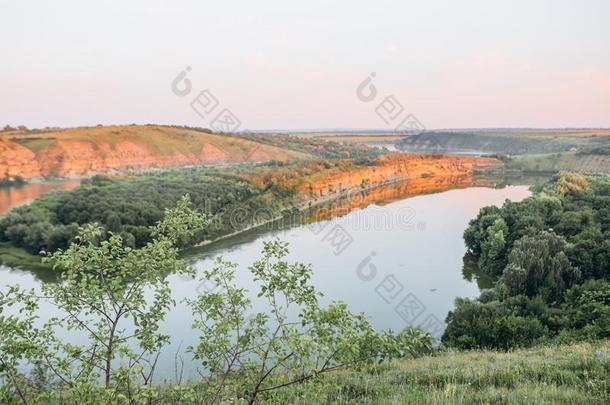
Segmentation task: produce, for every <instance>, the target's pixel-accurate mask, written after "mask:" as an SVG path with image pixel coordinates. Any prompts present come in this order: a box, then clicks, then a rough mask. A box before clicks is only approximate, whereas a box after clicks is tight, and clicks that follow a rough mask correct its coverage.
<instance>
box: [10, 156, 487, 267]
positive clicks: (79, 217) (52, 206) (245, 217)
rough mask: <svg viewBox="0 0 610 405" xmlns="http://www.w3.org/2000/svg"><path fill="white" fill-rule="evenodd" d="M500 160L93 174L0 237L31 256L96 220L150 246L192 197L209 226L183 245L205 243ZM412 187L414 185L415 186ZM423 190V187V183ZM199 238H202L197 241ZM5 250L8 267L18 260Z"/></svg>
mask: <svg viewBox="0 0 610 405" xmlns="http://www.w3.org/2000/svg"><path fill="white" fill-rule="evenodd" d="M497 165H498V161H496V160H493V159H489V158H476V157H454V156H451V157H446V156H431V155H427V156H420V155H412V154H394V155H387V156H381V157H378V158H375V159H373V160H364V161H359V160H354V159H336V160H309V161H304V162H294V163H276V164H269V165H262V166H252V167H236V166H232V167H227V168H222V169H221V168H215V169H190V170H182V171H168V172H162V173H153V174H146V175H140V176H136V175H134V176H126V177H122V178H104V177H96V178H93V179H90V180H87V181H85V182H83V185H82V186H81V187H77V188H76V189H74V190H72V191H70V192H67V193H61V194H59V193H54V194H49V195H45V196H43V197H41V198H39V199H37V200H36V201H35V202H34V203H32V204H31V205H29V206H27V207H25V208H23V209H20V210H18V211H15V215H11V216H10V218H8V217H5V218H3V219H2V220H0V241H3V242H9V243H10V244H11V246H12V247H15V248H24V249H25V250H26V251H28V252H30V253H32V254H34V255H35V254H36V253H37V252H40V251H42V250H45V251H55V250H56V249H59V248H65V247H66V246H67V244H68V243H69V241H70V240H71V238H72V237H73V235H74V234H75V232H76V231H77V229H78V226H81V225H83V224H86V223H90V222H97V223H100V224H102V225H103V226H104V228H105V229H106V230H107V231H112V232H114V233H115V234H120V235H121V237H122V238H123V240H124V241H125V243H126V244H127V245H128V246H142V245H143V244H145V243H147V241H148V239H149V237H150V235H149V232H150V231H149V227H150V226H151V225H154V224H155V223H156V222H157V221H158V219H159V218H160V217H161V216H162V215H163V212H164V210H165V209H166V208H168V207H170V206H172V205H173V204H175V201H176V200H177V199H178V198H180V197H181V196H183V195H185V194H190V195H191V197H192V199H193V202H194V204H195V208H196V209H198V210H200V211H201V212H204V213H206V214H208V215H209V217H210V218H211V219H212V220H213V221H214V222H213V224H214V226H211V227H208V228H206V230H204V231H202V232H200V233H199V234H198V235H196V236H195V237H193V238H192V240H190V241H188V242H187V243H185V245H184V247H188V246H194V245H204V244H209V243H211V242H213V241H215V240H219V239H221V238H226V237H230V236H235V235H238V234H240V233H242V232H246V231H248V230H250V229H253V228H256V227H260V226H261V225H264V224H266V223H270V222H273V221H276V220H277V219H280V218H283V217H286V216H287V215H294V214H295V213H301V212H302V211H304V210H305V209H310V208H311V207H315V206H320V205H324V204H327V203H329V202H330V201H334V200H337V199H340V198H345V197H347V196H350V195H355V194H357V193H366V192H368V191H369V190H374V189H375V188H378V187H382V186H388V185H392V184H397V183H400V182H404V181H405V180H407V179H409V180H410V181H411V184H415V183H414V182H415V181H417V182H423V183H429V182H430V183H431V184H432V186H430V187H431V188H433V189H434V188H438V184H436V183H437V181H436V179H439V178H440V179H443V178H450V177H453V176H462V177H464V176H465V177H466V178H472V175H473V173H474V171H475V170H480V169H484V168H489V167H496V166H497ZM416 188H417V187H416ZM423 188H426V187H425V186H424V187H423ZM202 241H203V242H202ZM15 257H19V255H14V254H7V255H4V264H5V265H12V266H14V265H16V264H18V263H15V262H14V261H13V260H12V258H15Z"/></svg>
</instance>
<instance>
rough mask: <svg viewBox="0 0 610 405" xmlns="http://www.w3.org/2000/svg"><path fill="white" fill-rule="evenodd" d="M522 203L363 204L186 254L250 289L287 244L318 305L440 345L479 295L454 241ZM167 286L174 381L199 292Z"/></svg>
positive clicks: (12, 279)
mask: <svg viewBox="0 0 610 405" xmlns="http://www.w3.org/2000/svg"><path fill="white" fill-rule="evenodd" d="M528 195H530V191H529V187H528V186H526V185H516V186H505V187H503V188H489V187H469V188H461V189H454V190H449V191H444V192H438V193H435V194H428V195H419V196H414V197H409V198H404V199H400V200H397V201H393V202H389V203H385V204H384V205H377V204H371V205H368V206H367V207H365V208H361V209H355V210H352V211H350V212H349V213H347V214H346V215H343V216H340V217H334V218H332V217H331V219H328V220H325V221H321V222H316V223H313V224H310V225H296V226H293V227H289V228H287V229H281V230H277V229H276V230H270V229H258V230H253V231H250V232H247V233H245V234H242V235H238V236H235V237H232V238H229V239H225V240H222V241H219V242H216V243H214V244H212V245H208V246H205V247H203V248H199V249H196V250H192V251H190V252H188V258H189V261H190V262H191V263H192V264H193V266H194V267H195V268H196V269H198V272H199V273H201V271H202V269H205V268H209V267H210V266H211V263H212V260H213V259H214V258H215V257H217V256H219V255H222V256H223V257H224V258H225V259H229V260H231V261H234V262H236V263H239V268H238V269H239V270H238V271H237V278H238V279H237V282H238V284H240V285H241V286H244V287H250V288H251V287H252V279H251V276H250V274H249V272H248V266H249V265H250V264H251V263H252V262H253V261H254V260H256V259H257V258H258V257H259V256H260V251H261V249H262V247H263V242H264V241H269V240H273V239H274V238H279V239H282V240H284V241H287V242H289V244H290V256H289V259H290V260H292V261H299V262H305V263H311V265H312V268H313V283H314V284H315V286H316V287H317V288H318V289H319V291H321V292H322V293H323V294H324V298H323V299H322V301H323V302H330V301H333V300H340V301H344V302H346V303H347V304H348V306H349V307H350V309H351V310H352V311H354V312H364V313H366V314H367V315H368V316H369V318H370V320H371V322H372V324H373V325H374V326H375V327H376V328H378V329H393V330H401V329H402V328H404V327H405V326H407V325H422V326H424V327H425V328H426V329H428V330H430V332H432V333H433V334H435V335H436V336H440V334H442V330H443V328H444V320H445V317H446V315H447V312H448V311H449V310H451V309H452V307H453V303H454V300H455V298H456V297H475V296H477V295H478V293H479V289H478V287H477V285H476V282H474V281H467V280H466V279H465V278H464V276H463V275H462V257H463V255H464V253H465V246H464V242H463V240H462V233H463V231H464V229H465V228H466V226H467V224H468V221H469V220H470V219H472V218H474V217H475V216H476V215H477V213H478V211H479V209H480V208H481V207H484V206H487V205H492V204H493V205H501V204H502V203H503V202H504V201H505V200H506V199H510V200H512V201H519V200H522V199H523V198H525V197H527V196H528ZM40 282H41V281H40V279H39V278H37V277H36V276H35V275H34V273H31V272H28V271H23V270H15V269H9V268H6V267H0V288H4V287H5V286H7V285H11V284H20V285H21V286H23V287H34V288H37V287H39V285H40ZM170 284H171V288H172V291H173V293H174V297H175V299H176V301H177V302H178V304H177V307H176V308H175V309H174V310H172V311H171V313H170V315H169V316H168V318H167V320H166V322H165V325H164V330H165V331H166V332H167V333H168V334H170V335H171V336H172V345H171V347H168V348H166V349H165V350H164V352H163V353H162V355H161V358H160V360H159V361H160V363H159V364H162V365H163V367H160V368H159V369H158V372H157V377H158V378H160V379H162V378H168V379H171V378H172V377H173V376H174V356H175V353H176V351H177V350H178V348H179V347H182V349H184V347H186V346H188V345H189V344H194V343H195V342H196V339H197V334H196V333H195V332H194V331H192V330H191V315H190V311H189V310H188V309H187V308H186V307H185V305H184V304H182V303H181V301H182V300H183V299H184V298H187V297H189V298H193V297H195V296H196V294H197V291H198V290H199V291H200V290H201V289H202V288H208V286H206V285H201V284H199V283H198V282H196V281H193V280H189V279H184V278H182V277H179V276H175V275H172V276H170ZM43 309H44V310H45V312H48V314H45V315H49V316H50V315H51V314H52V309H51V308H44V307H43ZM256 309H258V310H264V307H262V306H258V307H256V308H255V310H256ZM66 339H70V340H74V337H73V336H69V337H68V336H66ZM77 340H78V339H77ZM182 356H183V357H184V359H185V362H186V368H185V376H190V377H196V374H195V365H194V364H193V363H192V362H191V361H190V360H189V357H188V355H185V354H183V355H182Z"/></svg>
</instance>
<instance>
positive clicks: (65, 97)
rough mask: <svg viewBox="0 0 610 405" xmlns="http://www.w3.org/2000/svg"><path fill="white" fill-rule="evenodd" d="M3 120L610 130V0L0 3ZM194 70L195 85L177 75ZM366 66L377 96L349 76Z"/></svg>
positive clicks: (360, 76)
mask: <svg viewBox="0 0 610 405" xmlns="http://www.w3.org/2000/svg"><path fill="white" fill-rule="evenodd" d="M0 15H2V23H1V24H0V55H2V59H1V61H0V88H1V89H2V92H1V94H0V125H5V124H12V125H18V124H25V125H28V126H30V127H44V126H78V125H95V124H98V123H102V124H111V123H125V124H126V123H149V122H150V123H164V124H187V125H194V126H204V127H205V126H209V122H208V121H206V119H202V118H201V117H199V116H198V115H197V114H195V113H194V112H193V110H191V108H190V107H189V101H190V99H192V98H193V97H192V96H193V94H195V93H196V92H198V91H199V90H203V89H206V88H207V89H210V91H211V92H212V93H213V94H214V95H215V96H216V98H217V99H218V100H219V103H220V106H221V107H226V108H229V109H230V110H231V111H233V112H234V113H235V115H236V116H237V117H238V118H239V119H240V120H241V121H242V126H241V129H246V128H247V129H269V128H281V129H295V128H386V127H387V125H386V124H385V123H384V122H383V121H381V120H380V118H379V117H378V116H377V115H376V114H375V111H374V110H375V105H376V103H377V101H379V100H381V98H383V97H385V96H387V95H394V96H395V97H396V99H397V100H399V101H400V102H401V103H402V104H403V105H404V107H405V110H407V111H408V112H410V113H413V114H415V115H416V116H417V117H418V118H419V119H420V120H421V121H422V122H423V123H424V125H425V126H426V127H427V128H450V127H452V128H456V127H463V128H472V127H610V24H608V21H610V2H608V1H605V0H589V1H575V0H574V1H569V0H558V1H557V0H556V1H546V0H538V1H536V0H529V1H524V0H518V1H494V2H490V1H483V0H480V1H460V2H456V1H449V0H447V1H421V0H420V1H398V0H397V1H388V0H380V1H354V0H352V1H347V0H345V1H332V2H331V1H322V0H312V1H303V2H287V1H280V0H275V1H264V0H261V1H257V2H253V1H218V0H216V1H202V0H192V1H190V0H182V1H175V0H174V1H170V0H146V1H144V0H137V1H135V0H134V1H118V0H117V1H102V0H97V1H86V2H84V1H76V0H72V1H70V0H55V1H52V2H42V1H33V0H19V1H8V0H0ZM186 66H190V67H191V69H192V70H191V72H190V73H189V75H188V78H189V79H190V80H191V83H192V86H193V93H192V94H191V95H190V96H188V97H178V96H176V95H175V94H173V93H172V91H171V88H170V84H171V82H172V80H173V79H174V77H176V75H178V74H179V73H180V72H181V71H182V70H183V69H185V67H186ZM371 72H375V73H376V77H375V79H374V80H373V84H374V86H375V87H376V88H377V90H378V93H379V96H378V97H379V98H378V99H377V100H376V101H375V102H372V103H364V102H362V101H360V100H359V99H358V98H357V97H356V87H357V86H358V85H359V84H360V83H361V82H362V80H364V79H365V78H366V77H367V76H368V75H369V74H370V73H371Z"/></svg>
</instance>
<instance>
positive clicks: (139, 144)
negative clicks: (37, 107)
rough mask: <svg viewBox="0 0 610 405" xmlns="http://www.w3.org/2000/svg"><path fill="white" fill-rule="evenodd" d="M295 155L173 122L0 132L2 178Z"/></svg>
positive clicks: (165, 166)
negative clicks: (13, 132)
mask: <svg viewBox="0 0 610 405" xmlns="http://www.w3.org/2000/svg"><path fill="white" fill-rule="evenodd" d="M298 157H304V155H303V154H301V153H298V152H293V151H289V150H284V149H280V148H277V147H274V146H270V145H265V144H261V143H258V142H254V141H251V140H247V139H243V138H238V137H234V136H228V135H217V134H208V133H203V132H199V131H195V130H189V129H183V128H174V127H159V126H136V125H134V126H119V127H94V128H75V129H69V130H57V131H54V132H53V131H50V132H45V133H26V134H23V133H16V134H11V133H9V134H2V135H0V178H3V179H7V178H8V179H10V178H14V177H15V176H21V177H22V178H25V179H28V178H32V177H41V176H50V175H56V176H71V175H76V176H78V175H88V174H94V173H104V172H109V171H114V170H129V169H146V168H170V167H181V166H189V165H198V164H210V163H220V162H228V163H231V162H246V161H265V160H272V159H274V160H288V159H292V158H298Z"/></svg>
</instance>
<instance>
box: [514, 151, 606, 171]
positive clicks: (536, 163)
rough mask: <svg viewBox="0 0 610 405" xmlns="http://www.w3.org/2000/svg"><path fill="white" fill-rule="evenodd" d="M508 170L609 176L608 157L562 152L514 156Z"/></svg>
mask: <svg viewBox="0 0 610 405" xmlns="http://www.w3.org/2000/svg"><path fill="white" fill-rule="evenodd" d="M507 165H508V167H509V168H513V169H518V170H523V171H526V172H553V173H554V172H558V171H570V172H579V173H584V174H610V155H601V154H581V153H577V152H562V153H548V154H535V155H523V156H516V157H514V158H513V159H511V160H510V161H509V162H508V163H507Z"/></svg>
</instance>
